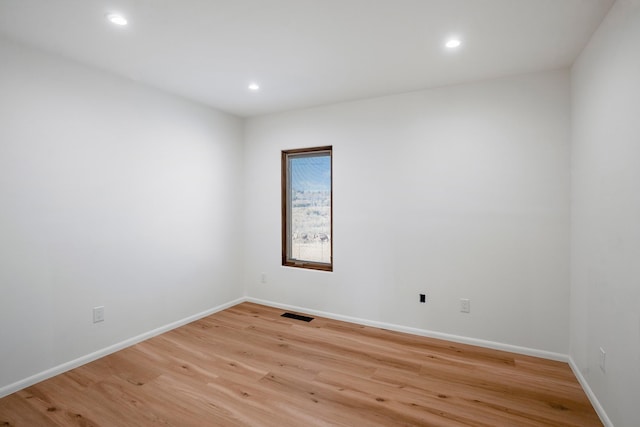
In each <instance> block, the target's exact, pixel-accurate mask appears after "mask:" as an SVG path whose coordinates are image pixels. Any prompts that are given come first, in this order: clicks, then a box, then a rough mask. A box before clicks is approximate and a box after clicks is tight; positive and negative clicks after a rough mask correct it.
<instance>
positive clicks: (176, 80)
mask: <svg viewBox="0 0 640 427" xmlns="http://www.w3.org/2000/svg"><path fill="white" fill-rule="evenodd" d="M612 3H613V0H0V33H2V34H4V35H5V36H7V37H8V38H11V39H14V40H18V41H21V42H24V43H27V44H31V45H34V46H36V47H39V48H41V49H45V50H48V51H52V52H54V53H57V54H60V55H63V56H65V57H68V58H72V59H75V60H77V61H80V62H83V63H86V64H90V65H93V66H96V67H99V68H102V69H105V70H109V71H112V72H114V73H116V74H119V75H121V76H125V77H127V78H131V79H134V80H137V81H140V82H144V83H146V84H149V85H152V86H155V87H158V88H161V89H164V90H166V91H169V92H172V93H175V94H178V95H182V96H184V97H187V98H190V99H193V100H196V101H199V102H202V103H205V104H207V105H210V106H212V107H215V108H218V109H221V110H223V111H227V112H229V113H232V114H236V115H239V116H243V117H248V116H255V115H260V114H267V113H273V112H279V111H285V110H290V109H296V108H304V107H309V106H315V105H322V104H328V103H333V102H339V101H345V100H354V99H360V98H368V97H375V96H381V95H387V94H392V93H398V92H406V91H412V90H419V89H424V88H431V87H437V86H443V85H450V84H456V83H462V82H470V81H477V80H484V79H490V78H495V77H501V76H505V75H511V74H520V73H527V72H534V71H540V70H546V69H557V68H562V67H567V66H569V65H571V63H572V62H573V61H574V59H575V58H576V56H577V55H578V54H579V53H580V50H581V49H582V48H583V46H584V45H585V44H586V42H587V41H588V39H589V37H590V35H591V34H592V33H593V31H594V30H595V29H596V28H597V26H598V24H599V23H600V22H601V20H602V18H603V17H604V15H605V14H606V12H607V11H608V10H609V8H610V7H611V5H612ZM113 11H118V12H121V13H123V14H124V15H126V17H127V18H128V19H129V25H128V26H126V27H121V28H119V27H115V26H114V25H112V24H110V23H108V22H107V21H106V20H105V15H106V14H107V13H109V12H113ZM450 35H458V36H459V37H461V38H462V40H463V45H462V47H461V48H459V49H458V50H456V51H455V52H451V51H446V49H445V48H444V47H443V45H444V41H445V39H446V38H447V37H449V36H450ZM1 59H2V58H0V66H1ZM251 81H256V82H258V83H259V84H260V85H261V90H260V91H259V92H256V93H253V92H250V91H248V90H247V86H248V84H249V82H251Z"/></svg>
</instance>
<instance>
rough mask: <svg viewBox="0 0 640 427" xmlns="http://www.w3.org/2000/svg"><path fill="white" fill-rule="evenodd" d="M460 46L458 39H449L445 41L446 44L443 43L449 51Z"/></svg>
mask: <svg viewBox="0 0 640 427" xmlns="http://www.w3.org/2000/svg"><path fill="white" fill-rule="evenodd" d="M461 44H462V42H461V41H460V40H459V39H450V40H447V42H446V43H445V46H446V47H448V48H449V49H455V48H456V47H458V46H460V45H461Z"/></svg>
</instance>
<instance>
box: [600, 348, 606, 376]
mask: <svg viewBox="0 0 640 427" xmlns="http://www.w3.org/2000/svg"><path fill="white" fill-rule="evenodd" d="M606 360H607V353H606V352H605V351H604V348H602V347H600V370H602V372H607V370H606V369H605V363H604V362H605V361H606Z"/></svg>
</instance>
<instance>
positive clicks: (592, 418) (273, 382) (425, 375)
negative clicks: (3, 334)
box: [0, 303, 602, 427]
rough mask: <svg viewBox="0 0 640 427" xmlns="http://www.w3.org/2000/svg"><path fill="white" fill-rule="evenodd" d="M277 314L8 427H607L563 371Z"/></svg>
mask: <svg viewBox="0 0 640 427" xmlns="http://www.w3.org/2000/svg"><path fill="white" fill-rule="evenodd" d="M282 313H283V311H282V310H279V309H276V308H272V307H266V306H261V305H257V304H252V303H243V304H239V305H237V306H234V307H231V308H229V309H227V310H224V311H221V312H219V313H216V314H214V315H212V316H208V317H206V318H203V319H200V320H198V321H195V322H192V323H190V324H188V325H185V326H183V327H180V328H178V329H175V330H172V331H169V332H167V333H165V334H162V335H160V336H157V337H154V338H151V339H149V340H147V341H144V342H142V343H139V344H136V345H134V346H132V347H129V348H127V349H125V350H122V351H119V352H117V353H114V354H111V355H109V356H106V357H104V358H102V359H99V360H96V361H94V362H91V363H89V364H87V365H84V366H81V367H79V368H76V369H74V370H71V371H69V372H66V373H64V374H61V375H58V376H56V377H53V378H51V379H49V380H46V381H43V382H41V383H39V384H36V385H34V386H32V387H28V388H26V389H24V390H21V391H19V392H17V393H14V394H12V395H9V396H6V397H5V398H2V399H0V426H38V427H39V426H44V427H46V426H63V427H66V426H96V427H106V426H156V425H162V426H181V427H182V426H194V427H195V426H203V425H212V426H213V425H215V426H269V427H270V426H274V427H275V426H283V425H305V426H360V425H367V426H392V425H393V426H443V427H445V426H446V427H449V426H474V427H475V426H518V427H536V426H582V427H588V426H601V425H602V424H601V422H600V421H599V419H598V417H597V415H596V413H595V411H594V410H593V408H592V407H591V405H590V403H589V401H588V399H587V397H586V395H585V394H584V392H583V390H582V389H581V387H580V385H579V384H578V382H577V380H576V378H575V376H574V375H573V373H572V372H571V369H570V368H569V366H568V365H567V364H566V363H561V362H556V361H550V360H544V359H538V358H535V357H531V356H523V355H519V354H514V353H508V352H502V351H496V350H492V349H486V348H479V347H474V346H470V345H464V344H457V343H452V342H447V341H443V340H437V339H431V338H425V337H420V336H415V335H408V334H403V333H400V332H394V331H388V330H383V329H377V328H372V327H369V326H363V325H356V324H351V323H346V322H340V321H337V320H332V319H326V318H320V317H316V318H315V319H314V320H312V321H311V322H309V323H307V322H301V321H299V320H295V319H289V318H283V317H280V315H281V314H282ZM300 314H304V313H300Z"/></svg>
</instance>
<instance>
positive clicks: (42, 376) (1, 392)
mask: <svg viewBox="0 0 640 427" xmlns="http://www.w3.org/2000/svg"><path fill="white" fill-rule="evenodd" d="M245 300H246V298H244V297H241V298H238V299H235V300H233V301H230V302H227V303H225V304H221V305H219V306H217V307H214V308H210V309H208V310H205V311H202V312H200V313H197V314H194V315H191V316H188V317H185V318H184V319H180V320H177V321H175V322H172V323H169V324H167V325H164V326H161V327H159V328H156V329H153V330H151V331H149V332H145V333H143V334H140V335H137V336H135V337H132V338H129V339H126V340H124V341H121V342H119V343H116V344H113V345H110V346H108V347H105V348H103V349H101V350H98V351H95V352H93V353H90V354H87V355H85V356H81V357H78V358H77V359H74V360H71V361H69V362H65V363H63V364H61V365H58V366H54V367H53V368H50V369H47V370H46V371H42V372H39V373H37V374H35V375H32V376H30V377H28V378H25V379H23V380H20V381H16V382H15V383H13V384H9V385H7V386H4V387H2V388H0V398H1V397H4V396H7V395H9V394H11V393H15V392H16V391H19V390H22V389H23V388H26V387H29V386H32V385H34V384H36V383H39V382H40V381H44V380H46V379H48V378H51V377H53V376H56V375H59V374H62V373H64V372H67V371H70V370H71V369H74V368H77V367H78V366H82V365H85V364H87V363H89V362H93V361H94V360H97V359H99V358H101V357H104V356H107V355H109V354H111V353H115V352H116V351H119V350H123V349H125V348H127V347H131V346H132V345H134V344H137V343H139V342H142V341H144V340H147V339H149V338H153V337H155V336H156V335H160V334H162V333H165V332H168V331H170V330H172V329H175V328H179V327H180V326H184V325H186V324H187V323H191V322H193V321H196V320H198V319H202V318H203V317H206V316H210V315H212V314H214V313H217V312H219V311H222V310H226V309H227V308H229V307H233V306H234V305H237V304H240V303H242V302H244V301H245Z"/></svg>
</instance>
